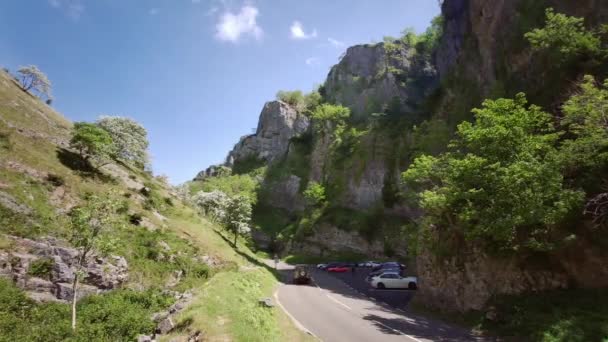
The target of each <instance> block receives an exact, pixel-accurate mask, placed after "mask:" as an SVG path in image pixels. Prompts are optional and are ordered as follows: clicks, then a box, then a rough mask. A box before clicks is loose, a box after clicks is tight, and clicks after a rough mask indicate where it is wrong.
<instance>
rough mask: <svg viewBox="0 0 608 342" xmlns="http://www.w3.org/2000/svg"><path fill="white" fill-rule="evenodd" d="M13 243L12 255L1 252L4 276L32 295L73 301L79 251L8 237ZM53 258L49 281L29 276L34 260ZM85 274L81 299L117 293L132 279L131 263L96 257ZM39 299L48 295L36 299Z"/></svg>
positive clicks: (50, 242)
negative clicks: (90, 295)
mask: <svg viewBox="0 0 608 342" xmlns="http://www.w3.org/2000/svg"><path fill="white" fill-rule="evenodd" d="M8 237H9V238H10V239H11V240H12V248H11V251H10V252H4V251H2V252H0V275H1V276H4V277H6V278H10V279H12V280H13V281H14V282H15V284H16V285H17V286H19V287H21V288H23V289H24V290H26V291H28V293H48V294H51V295H54V296H55V298H57V299H60V300H68V299H70V298H72V281H73V279H74V269H73V267H74V265H75V263H76V260H77V257H78V251H77V250H76V249H74V248H71V247H66V246H64V245H63V242H62V241H60V240H57V239H55V238H44V239H41V240H38V241H34V240H30V239H24V238H19V237H13V236H8ZM41 258H49V259H51V260H52V261H53V267H52V269H51V273H50V275H49V279H48V280H47V279H41V278H37V277H32V276H30V275H29V274H28V271H29V268H30V264H31V263H32V262H33V261H34V260H38V259H41ZM83 271H84V272H85V277H84V279H83V281H82V284H81V285H80V286H79V288H78V290H79V297H84V296H86V295H89V294H92V293H99V292H101V291H106V290H110V289H114V288H116V287H118V286H120V285H121V284H122V283H124V282H125V281H126V280H127V278H128V265H127V261H126V260H125V259H124V258H123V257H120V256H111V257H105V258H103V257H100V256H97V255H95V254H92V255H90V257H89V258H87V260H86V263H85V265H84V269H83ZM36 297H37V298H38V299H40V298H44V295H36Z"/></svg>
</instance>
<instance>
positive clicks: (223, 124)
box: [0, 0, 439, 184]
mask: <svg viewBox="0 0 608 342" xmlns="http://www.w3.org/2000/svg"><path fill="white" fill-rule="evenodd" d="M437 14H439V7H438V5H437V1H436V0H332V1H328V0H299V1H296V0H258V1H245V2H243V1H240V0H239V1H237V0H233V1H230V0H223V1H222V0H131V1H125V0H15V1H12V0H8V1H2V3H0V32H2V33H0V64H1V65H2V66H6V67H8V68H9V69H11V70H16V69H17V67H18V66H20V65H27V64H35V65H37V66H38V67H39V68H40V69H41V70H43V71H44V72H45V73H46V74H47V75H48V77H49V79H50V80H51V82H52V83H53V95H54V97H55V102H54V107H55V108H56V109H57V110H58V111H59V112H61V113H63V114H64V115H66V116H67V117H68V118H69V119H71V120H73V121H83V120H84V121H94V120H95V119H96V118H97V117H98V116H100V115H121V116H128V117H131V118H133V119H135V120H137V121H138V122H140V123H142V124H143V125H144V126H145V127H146V128H147V129H148V133H149V138H150V143H151V146H150V150H151V154H152V164H153V169H154V172H155V173H156V174H167V175H168V176H169V177H170V179H171V181H172V182H173V183H175V184H177V183H181V182H183V181H186V180H189V179H191V178H192V177H193V176H194V175H195V174H196V173H197V172H198V171H200V170H201V169H203V168H205V167H207V166H208V165H210V164H214V163H219V162H222V161H223V159H224V157H225V156H226V154H227V152H228V151H229V150H230V149H231V148H232V146H233V145H234V144H235V143H236V142H237V141H238V139H239V137H240V136H242V135H245V134H249V133H251V132H252V129H253V128H254V127H256V125H257V119H258V116H259V113H260V110H261V109H262V106H263V104H264V102H266V101H268V100H272V99H273V98H274V96H275V94H276V92H277V91H278V90H281V89H285V90H292V89H301V90H305V91H308V90H311V89H312V88H313V87H314V86H315V85H318V84H321V83H322V82H323V81H324V79H325V77H326V76H327V73H328V72H329V69H330V67H331V66H332V65H333V64H335V63H336V62H337V61H338V59H339V57H340V55H341V54H342V53H343V52H344V51H345V50H346V48H347V47H348V46H350V45H355V44H361V43H369V42H372V41H381V40H382V37H383V36H386V35H392V36H398V35H399V32H400V31H401V30H403V29H404V28H406V27H414V28H415V29H416V30H417V31H418V32H421V31H423V30H424V29H425V28H426V27H427V26H428V24H429V22H430V20H431V19H432V18H433V17H434V16H436V15H437Z"/></svg>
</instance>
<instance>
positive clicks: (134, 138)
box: [97, 116, 150, 169]
mask: <svg viewBox="0 0 608 342" xmlns="http://www.w3.org/2000/svg"><path fill="white" fill-rule="evenodd" d="M97 125H98V126H99V127H101V128H103V129H104V130H106V131H107V132H108V133H109V134H110V136H111V137H112V140H113V141H114V144H115V146H116V153H115V157H116V158H117V159H120V160H122V161H123V162H125V163H127V164H129V165H133V166H135V167H137V168H140V169H143V168H144V167H145V166H146V165H147V164H148V163H149V158H148V145H149V144H150V143H149V142H148V132H147V131H146V129H145V128H144V127H143V126H142V125H140V124H139V123H138V122H136V121H135V120H132V119H129V118H124V117H120V116H102V117H101V118H99V120H97Z"/></svg>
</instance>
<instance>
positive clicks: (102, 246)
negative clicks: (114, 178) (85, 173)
mask: <svg viewBox="0 0 608 342" xmlns="http://www.w3.org/2000/svg"><path fill="white" fill-rule="evenodd" d="M120 205H121V203H120V202H119V201H117V200H115V199H114V198H112V196H111V195H104V196H99V195H89V196H87V197H86V198H85V203H84V204H83V205H81V206H78V207H75V208H74V209H72V211H71V212H70V219H71V221H70V223H71V224H70V243H71V244H72V246H74V247H75V248H77V249H78V250H79V262H80V263H83V262H84V259H85V258H86V255H87V254H88V253H89V252H90V251H91V250H93V249H97V250H99V251H102V252H104V251H108V250H109V249H110V248H112V246H111V243H112V241H113V239H112V238H111V236H110V233H111V232H112V231H113V230H114V229H116V228H117V227H119V225H120V224H121V223H122V222H121V220H122V218H121V217H120V216H118V215H117V211H118V208H119V207H120ZM78 266H82V265H78Z"/></svg>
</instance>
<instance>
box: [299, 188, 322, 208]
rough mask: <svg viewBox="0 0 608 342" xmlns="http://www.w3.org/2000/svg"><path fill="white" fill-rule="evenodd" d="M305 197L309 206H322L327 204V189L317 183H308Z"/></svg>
mask: <svg viewBox="0 0 608 342" xmlns="http://www.w3.org/2000/svg"><path fill="white" fill-rule="evenodd" d="M303 195H304V198H305V199H306V201H307V202H308V204H309V205H312V206H320V205H323V203H325V188H324V187H323V185H321V184H319V183H317V182H310V183H308V187H307V188H306V190H304V193H303Z"/></svg>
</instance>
